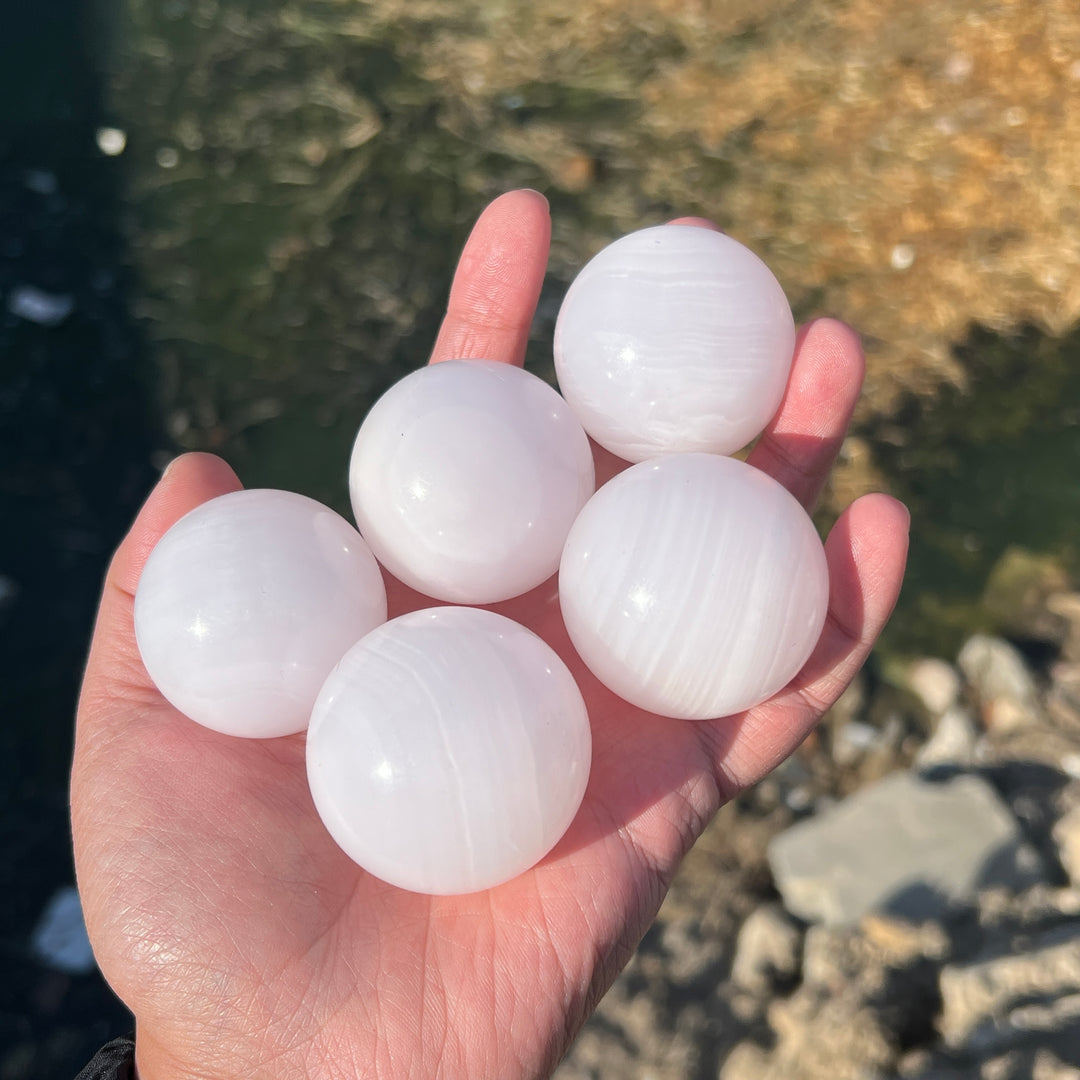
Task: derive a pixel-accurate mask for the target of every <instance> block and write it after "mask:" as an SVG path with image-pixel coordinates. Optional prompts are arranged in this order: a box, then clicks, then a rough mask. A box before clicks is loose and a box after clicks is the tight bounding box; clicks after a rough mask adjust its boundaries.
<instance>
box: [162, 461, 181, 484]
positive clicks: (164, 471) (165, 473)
mask: <svg viewBox="0 0 1080 1080" xmlns="http://www.w3.org/2000/svg"><path fill="white" fill-rule="evenodd" d="M183 456H184V455H183V454H177V455H176V457H174V458H173V459H172V461H170V462H169V464H168V465H166V466H165V468H164V469H162V470H161V476H159V477H158V483H159V484H160V483H161V481H162V480H164V479H165V477H166V476H168V475H169V473H171V472H172V471H173V468H174V467H175V466H176V463H177V462H178V461H179V460H180V459H181V458H182V457H183Z"/></svg>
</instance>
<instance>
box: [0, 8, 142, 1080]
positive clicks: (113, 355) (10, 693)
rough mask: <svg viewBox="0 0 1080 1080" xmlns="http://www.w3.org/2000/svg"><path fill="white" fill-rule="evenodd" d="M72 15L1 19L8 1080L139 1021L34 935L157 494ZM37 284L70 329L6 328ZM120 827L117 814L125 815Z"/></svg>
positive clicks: (118, 243)
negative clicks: (83, 731) (88, 666)
mask: <svg viewBox="0 0 1080 1080" xmlns="http://www.w3.org/2000/svg"><path fill="white" fill-rule="evenodd" d="M80 11H81V8H80V5H78V4H76V3H60V2H56V0H47V2H45V3H35V4H27V5H21V4H20V5H15V4H9V5H5V7H4V10H3V13H2V16H0V462H2V465H0V578H2V580H0V597H2V599H0V851H2V853H0V956H2V959H0V971H2V972H3V977H2V978H0V1076H2V1077H4V1078H8V1077H19V1078H22V1077H57V1076H71V1075H74V1073H75V1072H76V1071H77V1070H78V1068H80V1067H81V1065H82V1064H83V1062H84V1061H85V1059H86V1058H87V1056H88V1055H89V1054H90V1053H92V1051H93V1049H94V1047H95V1046H96V1045H97V1044H98V1043H99V1042H100V1041H102V1040H103V1039H105V1038H107V1037H109V1036H110V1035H111V1034H113V1033H114V1032H116V1031H118V1030H123V1029H125V1028H126V1026H127V1025H128V1024H129V1023H130V1021H129V1019H128V1018H127V1016H126V1014H125V1011H124V1010H123V1008H122V1007H121V1006H120V1005H119V1004H118V1003H117V1002H116V1001H115V1000H114V999H113V998H112V996H111V994H110V993H109V992H108V990H107V988H106V987H105V985H104V983H103V982H102V981H101V979H100V977H98V976H96V975H85V976H74V977H73V976H68V975H64V974H61V973H58V972H50V971H48V970H47V969H45V968H44V967H43V966H42V965H40V964H39V963H38V962H37V961H36V960H35V959H34V958H33V957H32V956H31V955H30V953H29V950H28V947H27V939H28V934H29V931H30V929H31V927H32V926H33V924H34V922H35V920H36V919H37V917H38V915H39V913H40V912H41V909H42V908H43V907H44V905H45V903H46V901H47V900H48V898H49V897H50V896H51V894H52V893H53V892H54V890H55V889H56V888H57V887H58V886H59V885H62V884H67V883H70V882H71V881H72V880H73V875H72V869H71V857H70V853H69V849H70V842H69V838H68V815H67V791H66V788H67V771H68V766H69V761H70V756H71V728H72V717H73V702H74V699H75V694H76V691H77V687H78V680H79V675H80V671H81V668H82V663H83V657H84V654H85V650H86V643H87V640H88V636H89V627H90V621H91V618H92V614H93V609H94V606H95V603H96V597H97V592H98V588H99V582H100V579H101V575H102V572H103V569H104V565H105V560H106V559H107V556H108V553H109V551H110V550H111V549H112V547H113V546H114V545H115V543H116V541H117V539H118V537H119V535H120V534H121V531H122V530H123V528H124V526H125V523H126V522H127V520H128V519H129V518H130V516H131V514H132V513H133V511H134V509H135V508H136V506H137V505H138V502H139V501H140V499H141V498H142V496H143V493H144V492H145V490H146V489H147V486H148V485H149V483H150V482H151V480H152V477H153V469H152V467H151V465H150V453H151V449H152V448H153V446H154V445H156V442H155V440H158V438H159V437H158V435H157V433H156V431H155V420H154V414H153V410H152V408H150V407H149V404H148V402H149V396H148V391H149V386H150V382H151V380H150V379H148V378H147V371H148V367H147V365H148V364H149V354H148V352H147V350H146V348H145V345H144V338H143V335H142V333H141V332H140V330H139V329H138V327H137V325H136V323H135V321H134V320H133V318H132V316H131V295H130V284H131V276H130V273H129V271H128V268H127V256H126V253H125V250H124V243H123V241H122V239H121V231H120V228H119V218H120V216H121V212H122V204H121V196H120V192H119V187H118V176H117V171H116V168H115V163H114V162H112V161H109V160H106V159H104V158H102V156H101V155H100V154H99V153H98V151H97V148H96V147H95V145H94V131H95V129H96V128H97V126H98V124H99V123H100V117H101V113H102V109H103V106H102V87H101V84H100V80H99V78H98V74H97V72H95V71H94V69H93V66H92V64H91V63H90V59H91V48H92V47H91V46H90V37H89V28H88V27H86V26H84V25H83V24H82V22H81V21H80ZM27 286H33V287H35V288H37V289H39V290H42V291H43V292H44V293H45V294H46V295H47V296H49V297H52V298H53V300H54V302H56V303H57V304H59V305H60V308H58V309H56V310H57V312H59V311H60V310H61V309H63V308H70V314H68V315H67V316H66V317H65V318H63V320H62V321H61V322H60V323H59V325H56V326H45V325H42V324H40V323H38V322H34V321H32V320H29V319H27V318H24V317H19V316H17V315H15V314H13V313H12V312H11V310H10V307H11V305H12V303H13V300H12V298H13V297H17V296H18V295H20V293H19V290H20V289H25V287H27ZM117 812H118V813H119V812H122V808H118V811H117Z"/></svg>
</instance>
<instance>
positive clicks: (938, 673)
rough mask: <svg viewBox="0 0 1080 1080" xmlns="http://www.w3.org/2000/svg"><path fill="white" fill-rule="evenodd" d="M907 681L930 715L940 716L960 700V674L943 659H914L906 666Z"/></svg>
mask: <svg viewBox="0 0 1080 1080" xmlns="http://www.w3.org/2000/svg"><path fill="white" fill-rule="evenodd" d="M907 683H908V688H909V689H910V690H911V692H912V693H913V694H914V695H915V696H916V697H917V698H918V699H919V700H920V701H921V702H922V703H923V705H924V706H925V707H926V711H927V712H928V713H930V715H931V716H941V715H942V714H943V713H944V712H945V711H946V710H947V709H950V708H952V706H953V705H955V704H956V703H957V702H958V701H959V700H960V675H959V674H958V673H957V670H956V668H954V667H953V666H952V664H949V663H947V662H946V661H944V660H938V659H936V658H934V657H924V658H923V659H921V660H915V661H914V662H913V663H912V664H911V666H910V667H909V668H908V671H907Z"/></svg>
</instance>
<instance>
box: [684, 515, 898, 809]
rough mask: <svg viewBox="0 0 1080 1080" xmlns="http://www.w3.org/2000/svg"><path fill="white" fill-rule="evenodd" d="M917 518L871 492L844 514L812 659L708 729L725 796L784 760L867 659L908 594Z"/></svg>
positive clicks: (830, 553) (834, 535)
mask: <svg viewBox="0 0 1080 1080" xmlns="http://www.w3.org/2000/svg"><path fill="white" fill-rule="evenodd" d="M909 524H910V517H909V515H908V511H907V508H906V507H905V506H904V505H903V503H900V502H898V501H897V500H896V499H893V498H892V497H890V496H888V495H864V496H863V497H862V498H861V499H857V500H856V501H855V502H854V503H852V505H851V506H849V507H848V508H847V510H846V511H845V512H844V513H843V514H842V515H841V516H840V519H839V520H838V521H837V523H836V525H835V526H834V527H833V530H832V532H831V533H830V534H829V538H828V540H827V541H826V543H825V554H826V557H827V559H828V563H829V581H830V596H829V611H828V615H827V616H826V620H825V627H824V629H823V631H822V634H821V638H820V639H819V641H818V643H817V646H816V647H815V649H814V651H813V653H812V654H811V656H810V659H809V660H808V661H807V662H806V664H805V665H804V666H803V669H802V671H800V672H799V674H798V675H797V676H796V677H795V679H794V680H793V681H792V682H791V683H790V684H789V685H788V686H787V687H786V688H785V689H784V690H782V691H781V692H780V693H779V694H777V695H776V696H775V697H774V698H772V699H771V700H770V701H767V702H765V703H764V704H762V705H759V706H757V707H756V708H754V709H751V710H750V711H749V712H747V713H745V714H743V715H742V716H741V717H739V718H738V719H736V720H734V721H733V720H732V719H730V718H729V719H727V720H720V721H714V722H712V723H710V724H709V725H708V726H707V730H706V731H704V732H703V735H705V737H706V740H707V741H708V742H709V743H710V744H711V745H710V747H709V749H710V753H711V755H712V757H713V763H714V766H715V769H716V774H717V776H718V777H719V781H720V786H721V789H722V792H723V795H724V797H725V798H730V797H731V796H733V795H735V794H736V793H737V792H739V791H741V790H742V789H743V788H745V787H747V786H749V785H750V784H753V783H756V782H757V781H758V780H760V779H761V778H762V777H763V776H764V775H765V774H766V773H768V772H769V771H770V770H772V769H774V768H775V767H776V766H777V765H779V764H780V762H781V761H783V760H784V759H785V758H786V757H787V756H788V755H789V754H790V753H791V752H792V751H793V750H794V749H795V748H796V747H797V746H798V745H799V743H801V742H802V740H803V739H805V738H806V736H807V735H808V734H809V733H810V731H811V729H812V728H813V727H814V725H815V724H816V723H817V722H818V720H820V719H821V716H822V715H823V713H824V712H825V710H826V709H828V708H829V707H830V706H831V705H832V704H833V702H835V701H836V699H837V698H838V697H839V696H840V695H841V694H842V693H843V691H844V690H845V688H846V687H847V686H848V684H849V683H850V682H851V680H852V679H853V678H854V677H855V675H856V673H857V672H858V670H859V668H861V667H862V665H863V663H864V662H865V661H866V658H867V656H868V655H869V653H870V650H871V648H873V645H874V643H875V642H876V641H877V638H878V636H879V635H880V633H881V631H882V630H883V629H884V627H885V624H886V622H888V619H889V616H890V615H891V614H892V610H893V608H894V606H895V605H896V601H897V598H898V597H899V595H900V585H901V583H902V581H903V577H904V567H905V564H906V561H907V548H908V527H909Z"/></svg>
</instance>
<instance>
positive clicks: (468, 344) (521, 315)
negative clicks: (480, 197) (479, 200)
mask: <svg viewBox="0 0 1080 1080" xmlns="http://www.w3.org/2000/svg"><path fill="white" fill-rule="evenodd" d="M550 244H551V215H550V213H549V211H548V202H547V199H545V198H544V196H543V195H541V194H540V192H538V191H532V190H531V189H528V188H523V189H521V190H519V191H508V192H507V193H506V194H505V195H500V196H499V198H497V199H496V200H495V201H494V202H492V203H491V204H490V205H489V206H488V207H487V208H486V209H485V210H484V212H483V213H482V214H481V215H480V217H479V218H478V219H477V222H476V224H475V225H474V226H473V230H472V232H471V233H470V234H469V239H468V240H467V241H466V242H465V247H464V249H463V250H462V252H461V258H460V260H459V261H458V267H457V272H456V273H455V274H454V283H453V285H451V287H450V299H449V301H448V303H447V307H446V317H445V318H444V319H443V323H442V326H441V327H440V328H439V336H438V338H437V340H436V342H435V348H434V349H433V350H432V354H431V363H433V364H437V363H438V362H439V361H440V360H455V359H480V360H501V361H503V362H504V363H508V364H517V365H519V366H520V365H521V364H523V363H524V362H525V346H526V345H527V344H528V340H529V327H530V326H531V325H532V319H533V314H534V312H535V311H536V304H537V301H538V300H539V299H540V288H541V286H542V285H543V284H544V272H545V270H546V269H547V259H548V248H549V247H550Z"/></svg>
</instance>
